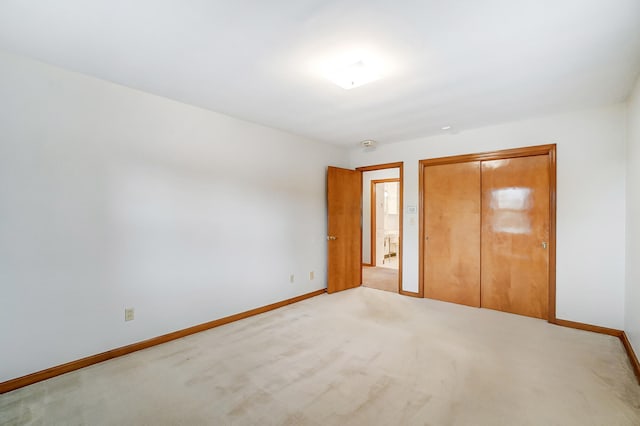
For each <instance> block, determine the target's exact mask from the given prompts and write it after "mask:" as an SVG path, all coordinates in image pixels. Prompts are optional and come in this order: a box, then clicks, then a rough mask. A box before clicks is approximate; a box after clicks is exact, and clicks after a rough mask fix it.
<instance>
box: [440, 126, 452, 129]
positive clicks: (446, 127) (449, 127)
mask: <svg viewBox="0 0 640 426" xmlns="http://www.w3.org/2000/svg"><path fill="white" fill-rule="evenodd" d="M441 129H442V130H451V126H442V127H441Z"/></svg>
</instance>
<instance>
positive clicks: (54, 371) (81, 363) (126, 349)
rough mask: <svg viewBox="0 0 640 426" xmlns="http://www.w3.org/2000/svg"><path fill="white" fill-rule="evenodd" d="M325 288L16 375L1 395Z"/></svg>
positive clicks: (4, 384)
mask: <svg viewBox="0 0 640 426" xmlns="http://www.w3.org/2000/svg"><path fill="white" fill-rule="evenodd" d="M326 291H327V290H326V289H321V290H316V291H313V292H311V293H307V294H303V295H301V296H297V297H293V298H291V299H287V300H283V301H280V302H276V303H272V304H270V305H266V306H262V307H259V308H255V309H251V310H249V311H245V312H241V313H239V314H235V315H230V316H228V317H224V318H220V319H217V320H214V321H209V322H206V323H204V324H198V325H195V326H193V327H189V328H185V329H183V330H178V331H174V332H172V333H168V334H163V335H162V336H158V337H153V338H151V339H148V340H143V341H142V342H137V343H133V344H131V345H127V346H122V347H120V348H116V349H112V350H110V351H106V352H102V353H99V354H96V355H91V356H88V357H86V358H82V359H78V360H75V361H71V362H68V363H66V364H61V365H57V366H55V367H51V368H47V369H46V370H42V371H38V372H35V373H32V374H28V375H26V376H22V377H17V378H15V379H11V380H7V381H6V382H2V383H0V394H3V393H5V392H9V391H12V390H15V389H18V388H21V387H24V386H28V385H31V384H33V383H37V382H41V381H42V380H46V379H50V378H52V377H55V376H59V375H61V374H65V373H68V372H70V371H74V370H79V369H80V368H84V367H88V366H90V365H93V364H97V363H99V362H103V361H107V360H109V359H113V358H117V357H119V356H122V355H127V354H130V353H132V352H136V351H139V350H142V349H146V348H150V347H152V346H156V345H159V344H162V343H166V342H169V341H171V340H175V339H179V338H181V337H185V336H189V335H190V334H195V333H199V332H201V331H204V330H208V329H210V328H214V327H219V326H221V325H224V324H229V323H230V322H234V321H238V320H241V319H244V318H248V317H252V316H254V315H258V314H262V313H265V312H268V311H272V310H274V309H278V308H281V307H283V306H286V305H290V304H292V303H296V302H300V301H301V300H304V299H309V298H311V297H315V296H318V295H320V294H322V293H325V292H326Z"/></svg>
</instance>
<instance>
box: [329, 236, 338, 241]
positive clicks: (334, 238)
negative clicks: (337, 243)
mask: <svg viewBox="0 0 640 426" xmlns="http://www.w3.org/2000/svg"><path fill="white" fill-rule="evenodd" d="M337 239H338V237H334V236H333V235H327V240H331V241H333V240H337Z"/></svg>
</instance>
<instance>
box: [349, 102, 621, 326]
mask: <svg viewBox="0 0 640 426" xmlns="http://www.w3.org/2000/svg"><path fill="white" fill-rule="evenodd" d="M550 143H557V145H558V148H557V150H558V194H557V195H558V210H557V225H558V229H557V274H556V279H557V317H558V318H562V319H569V320H573V321H579V322H585V323H590V324H597V325H601V326H605V327H613V328H618V329H619V328H622V327H623V325H624V256H625V252H624V247H625V234H624V232H625V225H624V221H625V106H624V105H622V104H620V105H614V106H610V107H604V108H599V109H593V110H587V111H578V112H573V113H567V114H560V115H555V116H550V117H541V118H533V119H529V120H526V121H520V122H513V123H507V124H502V125H497V126H491V127H485V128H481V129H475V130H470V131H466V132H462V133H459V134H453V135H449V134H445V135H440V136H433V137H428V138H421V139H415V140H411V141H406V142H400V143H395V144H387V145H381V146H379V147H378V148H377V150H375V151H372V152H363V151H361V150H352V151H351V166H352V167H359V166H363V165H368V164H379V163H388V162H394V161H404V207H405V210H404V214H405V219H404V238H403V242H404V250H403V283H402V286H403V289H404V290H407V291H417V290H418V223H417V221H416V220H415V218H416V216H415V215H413V216H411V215H408V213H407V206H417V205H418V161H419V160H421V159H426V158H435V157H443V156H448V155H457V154H466V153H476V152H484V151H492V150H498V149H507V148H516V147H524V146H532V145H543V144H550ZM411 219H414V220H411Z"/></svg>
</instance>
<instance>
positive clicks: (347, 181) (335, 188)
mask: <svg viewBox="0 0 640 426" xmlns="http://www.w3.org/2000/svg"><path fill="white" fill-rule="evenodd" d="M361 205H362V173H361V172H360V171H356V170H349V169H341V168H338V167H329V168H328V169H327V230H328V235H327V250H328V259H327V292H328V293H335V292H337V291H342V290H347V289H349V288H354V287H358V286H360V284H361V283H362V268H361V264H362V247H361V245H362V229H361V226H360V223H361V220H360V216H361Z"/></svg>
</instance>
